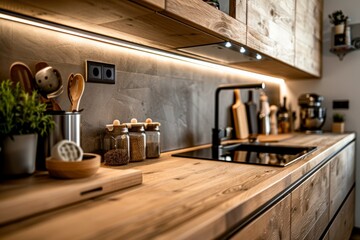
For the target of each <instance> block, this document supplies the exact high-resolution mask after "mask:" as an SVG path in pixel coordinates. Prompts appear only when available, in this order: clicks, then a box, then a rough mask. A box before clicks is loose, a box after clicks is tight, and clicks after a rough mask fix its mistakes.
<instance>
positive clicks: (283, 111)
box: [277, 97, 290, 133]
mask: <svg viewBox="0 0 360 240" xmlns="http://www.w3.org/2000/svg"><path fill="white" fill-rule="evenodd" d="M277 118H278V132H279V133H289V132H290V117H289V111H288V109H287V108H286V97H284V100H283V105H282V106H281V107H280V109H279V111H278V114H277Z"/></svg>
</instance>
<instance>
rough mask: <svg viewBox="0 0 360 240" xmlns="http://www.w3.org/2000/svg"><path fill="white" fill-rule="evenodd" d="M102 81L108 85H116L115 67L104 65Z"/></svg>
mask: <svg viewBox="0 0 360 240" xmlns="http://www.w3.org/2000/svg"><path fill="white" fill-rule="evenodd" d="M102 70H103V72H102V80H103V82H106V83H111V84H115V65H114V64H103V68H102Z"/></svg>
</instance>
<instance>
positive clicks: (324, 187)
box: [291, 164, 329, 240]
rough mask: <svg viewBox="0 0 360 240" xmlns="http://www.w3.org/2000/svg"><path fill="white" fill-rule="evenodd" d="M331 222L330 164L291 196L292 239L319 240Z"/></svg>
mask: <svg viewBox="0 0 360 240" xmlns="http://www.w3.org/2000/svg"><path fill="white" fill-rule="evenodd" d="M328 222H329V164H326V165H325V166H324V167H322V168H321V169H320V170H319V171H317V172H316V173H315V174H314V175H312V176H311V177H310V178H309V179H307V180H306V181H305V182H304V183H303V184H301V185H300V186H299V187H298V188H297V189H295V190H294V191H293V192H292V194H291V239H293V240H295V239H305V238H306V239H319V238H320V236H321V235H322V233H323V231H324V230H325V228H326V226H327V225H328Z"/></svg>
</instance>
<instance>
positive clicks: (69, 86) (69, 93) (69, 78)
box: [67, 73, 74, 106]
mask: <svg viewBox="0 0 360 240" xmlns="http://www.w3.org/2000/svg"><path fill="white" fill-rule="evenodd" d="M73 79H74V74H73V73H71V74H70V76H69V77H68V85H67V94H68V98H69V101H70V105H71V106H72V104H73V99H72V97H71V92H70V89H71V85H72V84H73Z"/></svg>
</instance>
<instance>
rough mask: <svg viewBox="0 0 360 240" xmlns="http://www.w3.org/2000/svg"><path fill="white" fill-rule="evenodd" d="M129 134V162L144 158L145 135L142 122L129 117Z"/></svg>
mask: <svg viewBox="0 0 360 240" xmlns="http://www.w3.org/2000/svg"><path fill="white" fill-rule="evenodd" d="M128 128H129V136H130V162H139V161H143V160H145V159H146V135H145V126H144V123H138V122H137V120H136V119H134V118H133V119H131V123H129V124H128Z"/></svg>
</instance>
